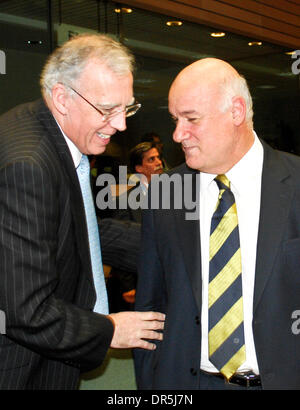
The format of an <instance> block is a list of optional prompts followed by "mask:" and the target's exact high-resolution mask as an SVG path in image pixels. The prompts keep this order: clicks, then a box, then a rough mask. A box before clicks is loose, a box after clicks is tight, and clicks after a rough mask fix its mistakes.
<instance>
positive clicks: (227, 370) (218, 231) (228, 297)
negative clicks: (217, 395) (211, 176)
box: [208, 175, 246, 380]
mask: <svg viewBox="0 0 300 410" xmlns="http://www.w3.org/2000/svg"><path fill="white" fill-rule="evenodd" d="M215 181H216V183H217V184H218V187H219V190H220V193H219V200H218V203H217V207H216V210H215V212H214V214H213V217H212V222H211V232H210V256H209V258H210V262H209V291H208V305H209V306H208V309H209V333H208V341H209V360H210V361H211V363H213V365H214V366H215V367H216V368H217V369H218V370H219V371H220V372H221V373H222V374H223V375H224V376H225V377H226V378H227V379H228V380H229V379H230V377H231V376H232V375H233V374H234V373H235V372H236V370H237V369H238V368H239V367H240V365H241V364H242V363H244V361H245V360H246V353H245V339H244V314H243V295H242V264H241V249H240V239H239V227H238V217H237V210H236V204H235V199H234V195H233V193H232V192H231V190H230V182H229V180H228V178H227V177H226V176H225V175H218V176H217V177H216V178H215Z"/></svg>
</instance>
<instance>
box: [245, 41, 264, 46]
mask: <svg viewBox="0 0 300 410" xmlns="http://www.w3.org/2000/svg"><path fill="white" fill-rule="evenodd" d="M261 45H262V42H261V41H250V43H248V46H250V47H251V46H261Z"/></svg>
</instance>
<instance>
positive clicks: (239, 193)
mask: <svg viewBox="0 0 300 410" xmlns="http://www.w3.org/2000/svg"><path fill="white" fill-rule="evenodd" d="M262 166H263V147H262V144H261V142H260V141H259V139H258V137H257V135H256V134H255V133H254V144H253V145H252V147H251V148H250V150H249V151H248V152H247V153H246V155H244V157H243V158H242V159H241V160H240V161H239V162H238V163H237V164H236V165H235V166H234V167H233V168H231V169H230V171H228V172H227V173H226V176H227V178H228V179H229V180H230V182H231V190H232V192H233V194H234V196H235V201H236V206H237V213H238V222H239V234H240V247H241V256H242V287H243V303H244V329H245V346H246V361H245V362H244V363H243V364H242V365H241V367H240V368H239V369H238V371H239V372H243V371H248V370H251V371H253V372H254V373H256V374H259V369H258V364H257V358H256V352H255V346H254V340H253V332H252V314H253V293H254V278H255V264H256V247H257V235H258V225H259V214H260V196H261V177H262ZM215 177H216V175H212V174H205V173H201V174H200V239H201V264H202V314H201V323H202V329H201V330H202V340H201V363H200V367H201V369H202V370H205V371H207V372H218V370H217V369H216V368H215V367H214V366H213V364H212V363H211V362H210V361H209V358H208V278H209V237H210V225H211V218H212V215H213V213H214V210H215V207H216V204H217V200H218V195H219V188H218V186H217V184H216V182H215V181H214V178H215Z"/></svg>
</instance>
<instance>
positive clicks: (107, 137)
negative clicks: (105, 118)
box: [97, 132, 111, 140]
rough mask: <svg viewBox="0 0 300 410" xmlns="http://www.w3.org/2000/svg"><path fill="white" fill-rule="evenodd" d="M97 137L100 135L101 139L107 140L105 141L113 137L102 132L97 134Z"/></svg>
mask: <svg viewBox="0 0 300 410" xmlns="http://www.w3.org/2000/svg"><path fill="white" fill-rule="evenodd" d="M97 135H98V136H99V137H100V138H103V139H105V140H108V139H109V138H110V137H111V135H107V134H102V132H97Z"/></svg>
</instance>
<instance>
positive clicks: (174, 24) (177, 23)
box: [166, 21, 183, 27]
mask: <svg viewBox="0 0 300 410" xmlns="http://www.w3.org/2000/svg"><path fill="white" fill-rule="evenodd" d="M166 24H167V26H170V27H179V26H182V24H183V23H182V21H167V23H166Z"/></svg>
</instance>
